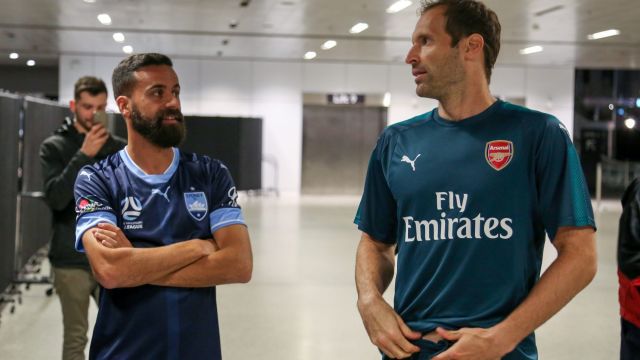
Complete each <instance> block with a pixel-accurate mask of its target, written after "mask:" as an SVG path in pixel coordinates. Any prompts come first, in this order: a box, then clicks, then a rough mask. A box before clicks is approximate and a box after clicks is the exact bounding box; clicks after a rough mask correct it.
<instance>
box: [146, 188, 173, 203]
mask: <svg viewBox="0 0 640 360" xmlns="http://www.w3.org/2000/svg"><path fill="white" fill-rule="evenodd" d="M170 188H171V186H167V190H165V191H164V192H162V191H160V189H151V196H153V195H156V194H157V195H160V196H162V197H163V198H165V199H167V202H171V201H169V195H167V194H168V193H169V189H170Z"/></svg>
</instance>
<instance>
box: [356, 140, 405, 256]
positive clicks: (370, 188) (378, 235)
mask: <svg viewBox="0 0 640 360" xmlns="http://www.w3.org/2000/svg"><path fill="white" fill-rule="evenodd" d="M383 140H384V139H383V137H381V138H380V140H378V144H377V145H376V148H375V149H374V150H373V153H372V154H371V159H370V160H369V168H368V170H367V177H366V179H365V183H364V191H363V193H362V199H361V200H360V206H359V207H358V212H357V213H356V217H355V219H354V223H355V224H356V225H358V229H360V230H361V231H362V232H365V233H367V234H368V235H369V236H371V237H372V238H373V239H374V240H376V241H379V242H383V243H387V244H394V243H395V242H396V232H397V223H398V221H397V216H396V202H395V199H394V198H393V194H392V193H391V190H390V188H389V184H388V182H387V179H386V177H385V175H384V171H383V163H384V162H383V161H382V158H383V156H382V154H383V151H384V149H385V148H386V146H385V145H384V144H385V142H384V141H383Z"/></svg>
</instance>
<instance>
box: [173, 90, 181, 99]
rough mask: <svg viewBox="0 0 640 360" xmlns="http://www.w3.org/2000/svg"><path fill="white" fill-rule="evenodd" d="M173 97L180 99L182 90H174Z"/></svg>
mask: <svg viewBox="0 0 640 360" xmlns="http://www.w3.org/2000/svg"><path fill="white" fill-rule="evenodd" d="M173 96H175V97H177V98H179V97H180V90H173Z"/></svg>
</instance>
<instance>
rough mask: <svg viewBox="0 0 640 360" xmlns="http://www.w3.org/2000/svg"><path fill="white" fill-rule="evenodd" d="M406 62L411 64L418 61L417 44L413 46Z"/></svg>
mask: <svg viewBox="0 0 640 360" xmlns="http://www.w3.org/2000/svg"><path fill="white" fill-rule="evenodd" d="M404 62H405V63H406V64H409V65H413V64H416V63H418V46H417V45H416V44H414V45H412V46H411V48H410V49H409V52H408V53H407V57H406V58H405V59H404Z"/></svg>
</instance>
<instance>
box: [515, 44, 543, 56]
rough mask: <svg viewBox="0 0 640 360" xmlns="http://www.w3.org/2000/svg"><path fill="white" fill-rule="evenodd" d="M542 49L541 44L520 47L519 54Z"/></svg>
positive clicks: (527, 53) (532, 52)
mask: <svg viewBox="0 0 640 360" xmlns="http://www.w3.org/2000/svg"><path fill="white" fill-rule="evenodd" d="M542 50H544V48H543V47H542V46H539V45H536V46H530V47H528V48H524V49H521V50H520V54H522V55H529V54H535V53H539V52H541V51H542Z"/></svg>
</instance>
